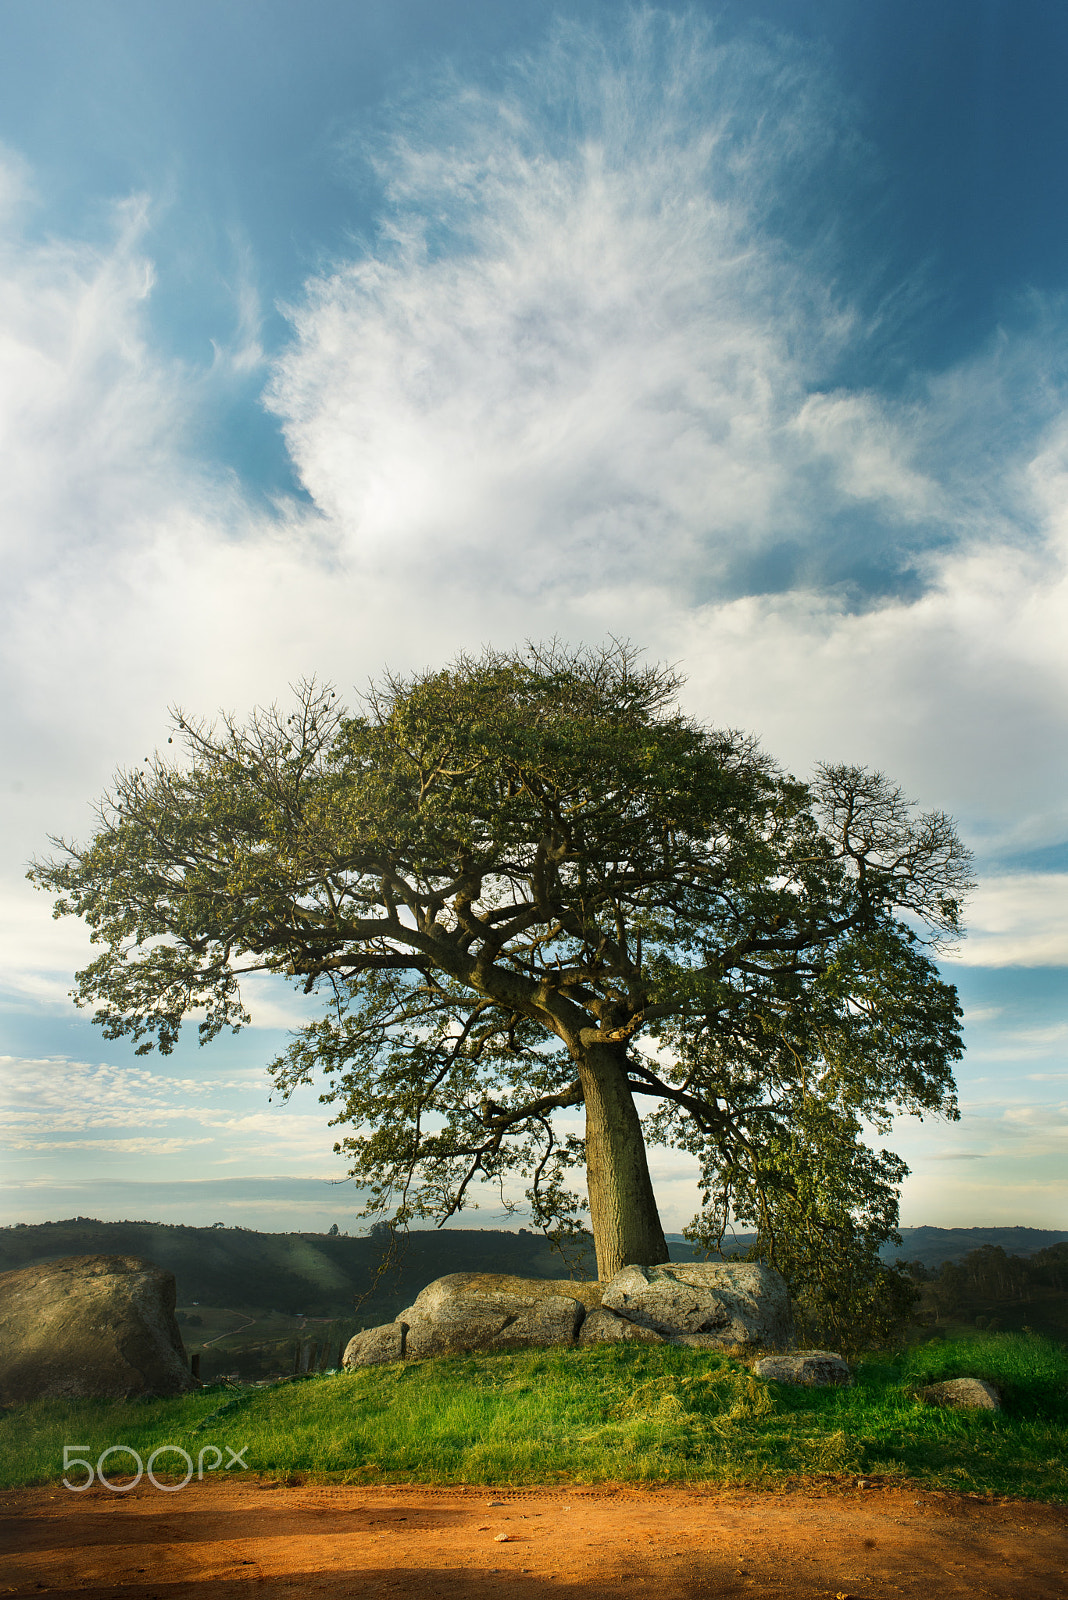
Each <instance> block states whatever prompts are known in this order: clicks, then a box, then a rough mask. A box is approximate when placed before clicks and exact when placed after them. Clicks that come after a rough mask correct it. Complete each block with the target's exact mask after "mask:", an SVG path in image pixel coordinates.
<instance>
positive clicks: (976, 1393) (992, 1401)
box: [920, 1378, 1001, 1411]
mask: <svg viewBox="0 0 1068 1600" xmlns="http://www.w3.org/2000/svg"><path fill="white" fill-rule="evenodd" d="M920 1398H921V1399H922V1400H925V1401H926V1402H927V1404H928V1405H929V1406H952V1407H953V1408H954V1409H955V1410H960V1411H966V1410H978V1411H1000V1410H1001V1396H1000V1394H999V1393H998V1391H997V1390H996V1389H995V1387H994V1385H993V1384H992V1383H987V1381H986V1379H985V1378H948V1379H947V1380H946V1382H945V1383H929V1384H928V1385H927V1387H926V1388H925V1389H921V1391H920Z"/></svg>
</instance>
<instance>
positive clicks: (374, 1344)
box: [341, 1322, 408, 1372]
mask: <svg viewBox="0 0 1068 1600" xmlns="http://www.w3.org/2000/svg"><path fill="white" fill-rule="evenodd" d="M407 1332H408V1325H407V1323H404V1322H386V1323H384V1324H383V1325H382V1326H381V1327H379V1328H364V1330H363V1332H362V1333H357V1334H356V1335H355V1336H354V1337H353V1338H351V1339H350V1340H349V1342H348V1344H347V1345H346V1346H345V1354H344V1355H343V1356H342V1358H341V1365H342V1366H343V1367H344V1368H345V1371H346V1372H351V1371H352V1370H353V1369H354V1368H356V1367H377V1366H380V1365H381V1364H382V1363H383V1362H387V1361H403V1360H404V1340H405V1335H406V1334H407Z"/></svg>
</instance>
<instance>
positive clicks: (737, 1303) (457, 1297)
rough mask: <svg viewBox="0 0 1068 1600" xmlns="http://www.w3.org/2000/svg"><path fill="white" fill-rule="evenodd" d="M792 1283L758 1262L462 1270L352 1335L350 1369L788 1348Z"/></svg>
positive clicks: (347, 1361) (346, 1358)
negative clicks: (640, 1347)
mask: <svg viewBox="0 0 1068 1600" xmlns="http://www.w3.org/2000/svg"><path fill="white" fill-rule="evenodd" d="M792 1338H793V1323H792V1319H791V1315H790V1302H789V1297H788V1295H787V1292H786V1285H785V1283H784V1282H783V1280H782V1278H781V1277H780V1276H779V1274H778V1273H777V1272H775V1271H774V1270H773V1269H772V1268H770V1267H762V1266H758V1265H755V1264H753V1263H751V1262H719V1263H715V1264H705V1263H679V1264H670V1263H665V1264H664V1265H663V1266H655V1267H624V1269H623V1271H622V1272H620V1273H618V1274H617V1275H616V1276H615V1277H614V1278H613V1279H612V1280H611V1282H610V1283H608V1284H606V1285H604V1286H603V1287H602V1285H601V1284H598V1283H574V1282H572V1281H570V1280H569V1279H543V1278H512V1277H507V1276H505V1275H503V1274H500V1273H492V1272H454V1273H450V1274H449V1276H448V1277H445V1278H437V1279H436V1280H435V1281H434V1282H433V1283H430V1284H428V1285H427V1287H426V1288H425V1289H424V1290H423V1291H422V1293H421V1294H420V1295H419V1297H418V1299H417V1300H416V1301H415V1304H414V1305H412V1306H410V1307H409V1308H408V1310H407V1311H402V1312H401V1314H400V1316H399V1317H398V1318H397V1319H396V1321H395V1322H392V1323H387V1324H385V1325H384V1326H383V1327H380V1328H368V1329H366V1330H365V1331H364V1332H363V1333H358V1334H357V1335H356V1337H355V1338H354V1339H352V1340H351V1341H350V1343H349V1346H348V1348H347V1349H346V1351H345V1355H344V1358H343V1364H344V1366H345V1367H346V1368H348V1369H352V1368H356V1367H365V1366H373V1365H376V1364H377V1363H379V1362H386V1361H401V1360H406V1361H419V1360H422V1359H424V1358H426V1357H428V1356H438V1355H446V1354H450V1353H452V1352H455V1351H464V1350H507V1349H519V1348H522V1347H524V1346H527V1345H569V1344H575V1343H576V1342H577V1343H579V1344H585V1345H588V1344H608V1343H615V1342H616V1341H618V1340H623V1339H626V1340H638V1341H640V1342H642V1343H646V1344H660V1343H663V1342H670V1343H673V1344H684V1345H690V1346H692V1347H694V1348H698V1349H722V1348H724V1347H727V1346H732V1345H743V1346H748V1347H750V1348H757V1347H762V1348H765V1349H782V1348H784V1347H785V1346H788V1345H789V1344H790V1343H791V1342H792Z"/></svg>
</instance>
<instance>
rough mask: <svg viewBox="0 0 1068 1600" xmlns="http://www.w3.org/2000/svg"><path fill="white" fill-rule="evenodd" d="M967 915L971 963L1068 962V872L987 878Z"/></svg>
mask: <svg viewBox="0 0 1068 1600" xmlns="http://www.w3.org/2000/svg"><path fill="white" fill-rule="evenodd" d="M968 921H969V929H970V931H969V935H968V938H967V940H966V941H965V943H964V944H963V945H962V946H961V949H960V953H959V959H960V960H961V961H962V962H963V963H964V964H965V965H966V966H973V967H976V966H979V967H1064V966H1068V873H1066V872H1048V873H1020V874H1018V875H1016V876H1012V877H1004V878H986V879H984V880H983V881H982V882H981V883H980V885H979V888H978V889H977V890H976V892H975V894H974V895H973V896H972V900H971V904H970V907H969V915H968ZM1065 1034H1068V1025H1065V1026H1064V1027H1063V1028H1060V1029H1058V1030H1056V1031H1055V1032H1051V1031H1050V1030H1048V1029H1046V1030H1041V1033H1040V1034H1039V1035H1036V1034H1035V1032H1034V1031H1033V1030H1028V1031H1027V1035H1026V1036H1027V1038H1028V1040H1030V1041H1031V1042H1033V1043H1035V1044H1038V1043H1042V1042H1045V1043H1051V1042H1053V1039H1054V1038H1055V1037H1061V1038H1063V1037H1064V1036H1065Z"/></svg>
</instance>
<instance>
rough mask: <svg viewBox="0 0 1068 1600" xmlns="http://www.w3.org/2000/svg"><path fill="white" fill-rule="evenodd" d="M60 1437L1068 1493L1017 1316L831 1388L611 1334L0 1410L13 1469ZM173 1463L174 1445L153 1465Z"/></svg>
mask: <svg viewBox="0 0 1068 1600" xmlns="http://www.w3.org/2000/svg"><path fill="white" fill-rule="evenodd" d="M961 1375H970V1376H977V1377H985V1378H989V1379H990V1380H991V1381H992V1382H994V1383H996V1384H997V1385H998V1387H999V1388H1000V1389H1001V1391H1002V1393H1003V1395H1004V1398H1005V1406H1004V1410H1003V1411H1001V1412H996V1413H992V1412H955V1411H948V1410H942V1409H938V1408H935V1407H931V1406H926V1405H923V1404H922V1403H921V1402H920V1401H919V1399H918V1398H917V1391H918V1389H919V1388H920V1387H921V1386H922V1385H923V1384H924V1383H929V1382H934V1381H937V1380H940V1379H943V1378H948V1377H955V1376H961ZM65 1444H80V1445H84V1446H87V1447H88V1448H87V1449H86V1451H85V1454H86V1455H88V1456H89V1458H90V1459H91V1460H94V1461H95V1460H96V1458H97V1457H98V1456H99V1454H100V1452H101V1451H102V1450H103V1449H104V1448H105V1447H106V1446H108V1445H112V1444H130V1445H133V1446H134V1447H135V1448H136V1449H137V1450H138V1452H139V1453H140V1455H141V1457H142V1459H143V1460H147V1458H148V1456H149V1455H150V1454H151V1452H152V1451H153V1450H154V1449H155V1448H156V1447H157V1446H158V1445H161V1444H178V1445H182V1446H184V1448H185V1449H186V1450H188V1451H189V1453H190V1455H192V1456H193V1458H194V1459H196V1456H197V1453H198V1451H200V1450H201V1449H203V1448H204V1446H205V1445H217V1446H219V1447H224V1446H229V1447H230V1448H231V1449H234V1450H238V1449H244V1457H245V1460H246V1461H247V1463H248V1465H249V1467H250V1469H252V1470H254V1471H258V1472H260V1473H264V1474H269V1475H271V1476H273V1477H278V1478H283V1479H285V1478H290V1477H293V1476H295V1475H301V1476H306V1477H313V1478H320V1479H324V1480H332V1481H335V1482H337V1481H341V1482H352V1483H368V1482H380V1483H388V1482H424V1483H443V1484H448V1483H457V1484H460V1483H480V1484H498V1485H505V1484H516V1485H518V1484H532V1483H538V1484H551V1483H554V1482H559V1483H596V1482H606V1481H608V1482H649V1483H663V1482H668V1481H675V1482H691V1483H693V1482H704V1483H718V1484H728V1483H731V1484H762V1485H765V1486H771V1485H779V1486H783V1485H785V1484H786V1483H787V1482H797V1481H798V1480H800V1479H802V1478H808V1479H811V1478H813V1477H819V1476H823V1475H828V1476H831V1477H840V1476H843V1475H852V1474H859V1473H865V1474H868V1475H874V1476H889V1477H897V1478H909V1479H911V1480H913V1481H920V1482H923V1483H925V1484H927V1485H930V1486H938V1487H942V1488H946V1489H954V1490H958V1491H970V1492H980V1493H982V1492H992V1493H998V1494H1012V1495H1023V1496H1028V1497H1031V1498H1035V1499H1042V1500H1050V1501H1066V1500H1068V1465H1066V1463H1068V1352H1066V1351H1065V1349H1064V1347H1062V1346H1059V1345H1056V1344H1054V1343H1052V1342H1051V1341H1049V1340H1045V1339H1041V1338H1038V1337H1037V1336H1030V1337H1029V1336H1027V1335H1017V1334H997V1335H992V1336H983V1335H977V1336H975V1337H974V1338H970V1339H960V1340H954V1341H949V1340H939V1341H937V1342H934V1343H931V1344H928V1345H923V1346H919V1347H913V1348H912V1349H911V1350H908V1351H906V1352H903V1353H902V1354H901V1355H899V1356H897V1357H895V1358H889V1357H884V1358H881V1359H872V1360H869V1361H865V1362H862V1363H861V1364H860V1365H859V1367H858V1368H857V1382H856V1384H855V1385H854V1386H853V1387H852V1388H850V1389H842V1390H834V1389H822V1390H821V1389H799V1388H793V1387H789V1386H783V1385H777V1384H767V1383H764V1382H762V1381H761V1380H759V1379H755V1378H754V1377H753V1376H752V1374H751V1373H750V1372H749V1370H748V1369H747V1368H746V1366H745V1365H744V1364H743V1363H741V1362H739V1361H737V1360H734V1359H732V1358H731V1357H729V1356H725V1355H721V1354H718V1353H713V1352H708V1351H693V1350H686V1349H680V1348H678V1347H676V1346H647V1345H632V1346H628V1345H604V1346H600V1347H596V1346H595V1347H593V1348H589V1349H559V1350H532V1351H523V1352H519V1353H514V1354H505V1353H501V1354H493V1355H479V1356H453V1357H446V1358H443V1359H441V1360H437V1361H426V1362H421V1363H413V1364H412V1365H411V1366H402V1365H398V1366H392V1367H372V1368H367V1369H364V1370H363V1371H361V1372H357V1373H354V1374H338V1375H326V1376H323V1377H318V1378H312V1379H309V1380H307V1381H305V1382H300V1383H292V1384H281V1385H278V1386H276V1387H273V1388H261V1389H254V1388H236V1389H235V1388H231V1389H209V1390H202V1391H200V1392H198V1393H196V1394H193V1395H187V1396H184V1397H182V1398H178V1399H173V1400H145V1401H136V1402H129V1403H126V1404H120V1403H113V1402H107V1401H84V1400H83V1401H76V1402H74V1401H72V1402H60V1401H38V1402H36V1403H35V1404H33V1405H30V1406H26V1407H22V1408H20V1409H17V1410H13V1411H9V1412H8V1413H6V1414H5V1415H4V1416H3V1417H2V1418H0V1462H2V1463H3V1466H2V1481H3V1483H4V1484H5V1485H6V1486H8V1487H14V1486H17V1485H24V1484H39V1483H53V1482H57V1481H58V1480H59V1479H60V1478H61V1477H62V1468H61V1462H62V1459H63V1446H64V1445H65ZM245 1447H247V1448H245ZM123 1459H124V1458H121V1457H119V1456H114V1457H112V1458H111V1460H110V1462H109V1465H108V1468H107V1470H108V1472H109V1474H112V1475H113V1476H115V1477H116V1478H118V1476H119V1474H120V1472H121V1470H122V1468H123ZM175 1459H176V1458H174V1457H171V1458H170V1461H171V1463H173V1462H174V1461H175ZM167 1465H168V1461H167V1458H161V1461H160V1463H159V1467H160V1471H159V1473H158V1475H159V1476H161V1477H162V1475H163V1469H165V1468H166V1466H167Z"/></svg>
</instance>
